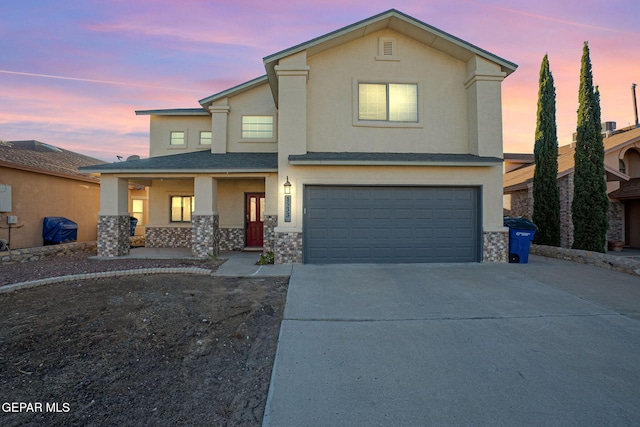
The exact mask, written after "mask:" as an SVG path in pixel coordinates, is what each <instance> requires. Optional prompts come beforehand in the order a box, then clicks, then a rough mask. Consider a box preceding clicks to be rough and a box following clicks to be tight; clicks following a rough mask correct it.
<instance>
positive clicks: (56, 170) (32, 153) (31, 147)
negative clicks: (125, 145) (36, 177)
mask: <svg viewBox="0 0 640 427" xmlns="http://www.w3.org/2000/svg"><path fill="white" fill-rule="evenodd" d="M99 163H105V162H104V161H102V160H99V159H94V158H93V157H88V156H85V155H83V154H78V153H75V152H73V151H69V150H65V149H63V148H58V147H54V146H53V145H49V144H45V143H44V142H40V141H35V140H30V141H0V167H7V168H11V169H19V170H24V171H28V172H34V173H41V174H45V175H53V176H59V177H63V178H70V179H77V180H81V181H89V182H99V180H98V179H97V178H95V177H92V176H89V175H88V174H87V173H82V172H80V171H79V170H78V168H79V167H81V166H88V165H95V164H99Z"/></svg>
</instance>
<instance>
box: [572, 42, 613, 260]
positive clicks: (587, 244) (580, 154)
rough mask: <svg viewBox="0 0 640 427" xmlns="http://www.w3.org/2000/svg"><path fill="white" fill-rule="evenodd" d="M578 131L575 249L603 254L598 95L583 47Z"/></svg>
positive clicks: (604, 232)
mask: <svg viewBox="0 0 640 427" xmlns="http://www.w3.org/2000/svg"><path fill="white" fill-rule="evenodd" d="M578 100H579V106H578V128H577V138H576V152H575V155H574V160H575V169H574V170H575V172H574V178H573V202H572V204H571V214H572V219H573V245H572V247H573V248H574V249H584V250H588V251H595V252H604V248H605V243H606V236H607V229H608V228H609V221H608V219H607V211H608V209H609V199H608V198H607V182H606V178H605V170H604V145H603V142H602V123H601V122H600V93H599V92H598V89H597V88H596V89H595V90H594V88H593V76H592V69H591V59H590V57H589V45H588V43H587V42H585V43H584V48H583V53H582V67H581V71H580V89H579V93H578Z"/></svg>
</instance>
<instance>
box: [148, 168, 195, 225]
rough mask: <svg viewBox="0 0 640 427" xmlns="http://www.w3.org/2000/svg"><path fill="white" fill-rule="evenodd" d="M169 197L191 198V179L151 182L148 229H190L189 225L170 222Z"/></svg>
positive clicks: (155, 180) (156, 180)
mask: <svg viewBox="0 0 640 427" xmlns="http://www.w3.org/2000/svg"><path fill="white" fill-rule="evenodd" d="M171 196H193V178H183V179H154V180H152V182H151V186H150V187H149V222H148V223H147V226H148V227H168V226H171V227H185V228H191V223H175V222H170V218H171V217H170V208H169V203H170V200H171Z"/></svg>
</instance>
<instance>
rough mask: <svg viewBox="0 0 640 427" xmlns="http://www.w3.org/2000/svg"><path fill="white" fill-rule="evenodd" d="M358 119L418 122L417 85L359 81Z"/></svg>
mask: <svg viewBox="0 0 640 427" xmlns="http://www.w3.org/2000/svg"><path fill="white" fill-rule="evenodd" d="M358 120H370V121H385V122H404V123H417V122H418V85H417V84H414V83H411V84H406V83H402V84H401V83H359V84H358Z"/></svg>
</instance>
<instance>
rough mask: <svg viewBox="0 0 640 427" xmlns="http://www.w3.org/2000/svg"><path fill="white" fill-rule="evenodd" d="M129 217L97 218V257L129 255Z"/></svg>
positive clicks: (109, 216) (105, 216)
mask: <svg viewBox="0 0 640 427" xmlns="http://www.w3.org/2000/svg"><path fill="white" fill-rule="evenodd" d="M129 231H130V230H129V215H99V216H98V256H102V257H117V256H122V255H127V254H129V247H130V243H129Z"/></svg>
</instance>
